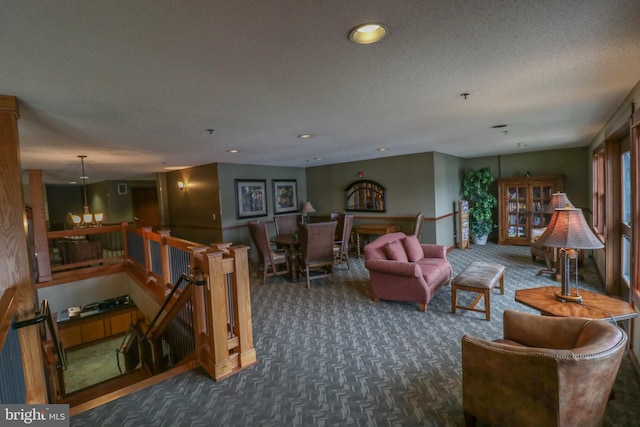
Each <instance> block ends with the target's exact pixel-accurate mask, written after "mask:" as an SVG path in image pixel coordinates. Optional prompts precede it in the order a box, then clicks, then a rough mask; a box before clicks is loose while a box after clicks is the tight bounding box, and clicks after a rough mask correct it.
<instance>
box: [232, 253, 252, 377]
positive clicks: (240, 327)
mask: <svg viewBox="0 0 640 427" xmlns="http://www.w3.org/2000/svg"><path fill="white" fill-rule="evenodd" d="M231 253H232V254H233V258H234V264H235V265H234V270H235V274H234V275H233V300H234V307H235V310H234V316H235V322H234V323H235V327H236V330H237V335H238V336H239V337H240V342H239V347H240V348H239V352H240V360H239V365H240V368H244V367H247V366H250V365H253V364H254V363H256V362H257V361H258V359H257V357H256V349H255V348H253V329H252V325H251V295H250V292H249V246H232V247H231Z"/></svg>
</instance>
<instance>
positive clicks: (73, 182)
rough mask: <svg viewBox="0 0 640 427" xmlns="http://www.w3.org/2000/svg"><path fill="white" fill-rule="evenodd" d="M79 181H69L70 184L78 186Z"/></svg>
mask: <svg viewBox="0 0 640 427" xmlns="http://www.w3.org/2000/svg"><path fill="white" fill-rule="evenodd" d="M77 183H78V182H77V181H69V184H77Z"/></svg>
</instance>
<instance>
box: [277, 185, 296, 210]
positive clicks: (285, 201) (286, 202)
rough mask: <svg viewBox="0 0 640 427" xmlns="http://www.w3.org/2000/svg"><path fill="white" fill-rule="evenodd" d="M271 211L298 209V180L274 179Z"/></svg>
mask: <svg viewBox="0 0 640 427" xmlns="http://www.w3.org/2000/svg"><path fill="white" fill-rule="evenodd" d="M272 186H273V213H274V214H281V213H288V212H297V211H298V182H297V181H296V180H295V179H274V180H273V181H272Z"/></svg>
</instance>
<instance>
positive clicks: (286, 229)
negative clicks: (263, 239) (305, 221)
mask: <svg viewBox="0 0 640 427" xmlns="http://www.w3.org/2000/svg"><path fill="white" fill-rule="evenodd" d="M273 222H274V224H275V226H276V234H277V235H280V234H294V233H295V232H296V231H297V230H298V226H299V225H300V223H301V222H302V221H301V216H300V215H280V216H274V217H273Z"/></svg>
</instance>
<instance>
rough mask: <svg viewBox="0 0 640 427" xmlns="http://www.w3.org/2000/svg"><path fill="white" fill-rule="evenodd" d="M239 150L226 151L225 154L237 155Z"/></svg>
mask: <svg viewBox="0 0 640 427" xmlns="http://www.w3.org/2000/svg"><path fill="white" fill-rule="evenodd" d="M239 152H240V150H236V149H232V150H227V153H231V154H236V153H239Z"/></svg>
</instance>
